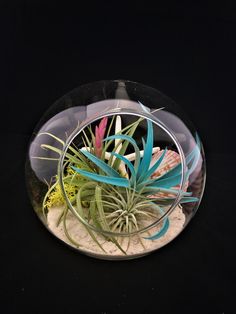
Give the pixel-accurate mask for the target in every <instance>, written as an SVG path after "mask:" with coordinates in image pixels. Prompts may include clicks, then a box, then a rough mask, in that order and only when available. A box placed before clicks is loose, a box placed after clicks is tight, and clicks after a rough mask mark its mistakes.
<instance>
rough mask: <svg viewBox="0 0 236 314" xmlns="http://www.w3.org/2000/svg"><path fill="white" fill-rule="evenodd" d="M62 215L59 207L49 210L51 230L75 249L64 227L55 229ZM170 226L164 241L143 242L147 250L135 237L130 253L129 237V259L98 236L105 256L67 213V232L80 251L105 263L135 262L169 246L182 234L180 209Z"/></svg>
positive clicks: (177, 208)
mask: <svg viewBox="0 0 236 314" xmlns="http://www.w3.org/2000/svg"><path fill="white" fill-rule="evenodd" d="M61 211H62V209H61V208H60V207H54V208H51V209H50V211H49V213H48V227H49V229H50V230H51V231H52V233H53V234H54V235H55V236H57V237H58V238H59V239H61V240H62V241H64V242H66V243H67V244H69V245H70V246H72V247H74V248H76V246H75V245H74V244H72V243H71V242H70V241H69V240H68V238H67V237H66V235H65V233H64V229H63V224H62V223H61V224H60V225H59V226H58V227H57V226H56V222H57V219H58V217H59V215H60V214H61ZM169 222H170V226H169V229H168V231H167V232H166V233H165V235H164V236H162V237H161V238H159V239H157V240H147V239H142V243H143V245H144V247H143V246H142V244H141V243H140V240H139V237H138V236H137V235H134V236H132V237H131V238H130V244H129V248H128V250H127V245H128V237H123V242H122V248H123V249H124V250H125V251H126V254H127V255H124V253H122V252H121V251H120V250H119V249H118V248H117V247H116V245H115V244H114V243H112V242H111V241H106V240H105V239H104V237H102V236H101V235H99V234H97V239H98V241H99V242H100V243H101V245H102V246H103V248H104V250H105V251H106V253H104V252H103V251H102V250H101V248H100V247H99V246H98V245H97V244H96V243H95V242H94V240H93V239H92V238H91V236H90V235H89V233H88V232H87V230H86V228H85V227H84V226H83V224H81V223H80V222H79V221H78V220H77V219H76V218H75V217H74V216H73V214H71V213H68V216H67V229H68V232H69V234H70V236H71V237H72V238H73V239H74V240H76V242H78V243H79V244H80V246H79V247H77V248H78V249H79V250H80V251H82V252H84V253H85V254H89V255H95V256H96V257H99V258H104V259H113V258H114V259H115V258H116V257H117V258H121V257H123V258H132V257H137V256H139V255H144V254H148V253H150V252H151V251H154V250H156V249H158V248H160V247H162V246H164V245H166V244H167V243H169V242H170V241H171V240H173V239H174V238H175V237H176V236H177V235H178V234H179V233H180V232H181V230H182V229H183V225H184V222H185V215H184V214H183V211H182V209H181V207H179V206H177V207H176V209H175V210H174V211H173V212H172V213H171V214H170V215H169ZM158 229H160V226H156V227H154V228H152V229H151V230H150V232H151V234H153V233H154V232H156V231H158ZM141 236H142V237H144V236H148V234H147V233H143V234H142V235H141ZM120 239H121V238H120ZM119 242H120V240H119Z"/></svg>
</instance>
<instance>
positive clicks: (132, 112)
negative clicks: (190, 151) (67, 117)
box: [58, 99, 186, 237]
mask: <svg viewBox="0 0 236 314" xmlns="http://www.w3.org/2000/svg"><path fill="white" fill-rule="evenodd" d="M111 100H112V99H111ZM114 100H116V101H117V100H119V99H114ZM154 111H156V109H155V110H153V112H154ZM114 115H132V116H137V117H142V118H145V119H147V120H150V121H151V122H153V123H154V124H155V125H157V126H158V127H160V128H161V129H162V130H163V131H165V132H166V133H167V134H168V135H169V136H170V138H171V139H172V141H173V142H174V144H175V146H176V148H177V150H178V153H179V156H180V163H181V181H180V186H179V188H178V190H176V191H178V192H177V195H176V197H175V200H174V201H173V203H172V204H171V206H170V208H169V209H168V210H167V211H166V212H165V213H164V214H162V215H161V217H160V218H158V219H157V220H156V221H154V222H153V223H151V224H150V225H148V226H145V227H143V228H142V229H139V230H135V231H132V232H122V233H121V232H112V231H108V230H101V229H98V228H96V227H95V226H93V225H91V224H89V223H88V222H87V221H86V220H84V219H83V218H82V217H81V216H80V215H79V213H78V212H77V211H76V209H75V208H74V206H73V205H72V204H71V202H70V200H69V198H68V196H67V193H66V191H65V186H64V182H63V174H64V159H65V156H66V153H67V150H68V148H69V146H70V145H71V143H72V142H73V140H74V139H75V138H76V137H77V136H78V135H79V134H80V133H81V132H82V131H83V130H84V129H85V128H86V127H87V126H89V125H91V123H93V122H95V121H97V120H99V119H102V118H104V117H111V116H114ZM185 169H186V160H185V155H184V153H183V149H182V147H181V145H180V144H179V142H178V139H177V138H176V136H175V134H174V133H173V132H172V131H171V130H170V129H169V128H168V127H167V126H166V125H165V124H164V123H162V122H161V121H160V120H159V119H158V118H157V117H156V116H154V115H153V114H152V111H150V112H146V111H143V110H142V111H141V110H140V111H139V110H133V109H132V110H130V109H127V108H119V107H116V108H114V109H109V111H107V112H106V113H104V112H103V113H101V114H97V115H96V117H93V118H90V119H86V120H85V122H84V121H83V122H82V123H81V124H78V126H77V127H76V128H75V129H74V131H73V132H72V133H71V134H70V135H69V136H68V138H67V139H66V141H65V145H64V146H63V149H62V154H61V155H60V158H59V162H58V177H59V184H60V187H61V191H62V194H63V197H64V198H65V201H66V204H67V206H68V207H69V209H70V211H71V212H72V214H73V215H74V216H75V217H76V218H77V219H78V220H79V221H80V222H81V223H82V224H83V225H85V226H86V227H88V228H89V229H91V230H92V231H94V232H96V233H99V234H103V235H106V236H112V237H127V236H132V235H136V234H141V233H144V232H146V231H148V230H150V229H152V228H154V227H155V226H157V225H159V224H160V223H162V222H163V221H164V219H166V218H167V217H168V216H169V215H170V214H171V213H172V212H173V210H174V209H175V208H176V207H177V206H178V205H179V201H180V198H181V196H182V191H183V187H184V184H185V175H186V171H185Z"/></svg>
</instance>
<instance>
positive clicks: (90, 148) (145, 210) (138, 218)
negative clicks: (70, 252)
mask: <svg viewBox="0 0 236 314" xmlns="http://www.w3.org/2000/svg"><path fill="white" fill-rule="evenodd" d="M26 179H27V185H28V190H29V195H30V198H31V202H32V205H33V207H34V210H35V212H36V213H37V215H38V216H39V218H40V219H41V221H42V222H43V223H44V225H45V226H46V227H47V229H48V230H49V231H50V232H51V233H53V234H54V235H55V236H56V237H57V238H59V239H60V240H62V241H63V242H64V243H66V244H67V245H68V246H70V247H72V248H74V249H76V250H78V251H80V252H82V253H85V254H87V255H90V256H93V257H97V258H102V259H111V260H118V259H131V258H136V257H140V256H143V255H145V254H148V253H150V252H152V251H154V250H157V249H159V248H160V247H162V246H164V245H166V244H167V243H169V242H170V241H172V240H173V239H174V238H175V237H176V236H177V235H178V234H179V233H180V232H181V231H182V230H183V229H184V228H185V226H186V225H187V224H188V222H189V221H190V219H191V218H192V217H193V216H194V214H195V212H196V210H197V208H198V206H199V204H200V201H201V197H202V194H203V190H204V185H205V159H204V153H203V148H202V145H201V141H200V139H199V136H198V134H197V132H196V131H195V129H194V127H193V126H192V124H191V123H190V122H189V121H188V119H187V118H186V116H185V115H184V113H183V112H182V111H181V110H180V109H179V107H178V106H177V105H176V104H175V103H174V102H173V101H172V100H171V99H170V98H168V97H166V96H164V95H163V94H162V93H160V92H159V91H157V90H155V89H153V88H151V87H148V86H144V85H142V84H139V83H135V82H131V81H123V80H116V81H99V82H95V83H91V84H86V85H83V86H80V87H78V88H76V89H74V90H73V91H71V92H69V93H68V94H66V95H65V96H63V97H62V98H60V99H59V100H58V101H56V102H55V103H54V104H53V105H52V106H51V107H50V108H49V110H48V111H47V112H46V113H45V115H44V116H43V118H42V119H41V120H40V122H39V124H38V125H37V127H36V129H35V130H34V133H33V136H32V139H31V142H30V146H29V152H28V158H27V162H26Z"/></svg>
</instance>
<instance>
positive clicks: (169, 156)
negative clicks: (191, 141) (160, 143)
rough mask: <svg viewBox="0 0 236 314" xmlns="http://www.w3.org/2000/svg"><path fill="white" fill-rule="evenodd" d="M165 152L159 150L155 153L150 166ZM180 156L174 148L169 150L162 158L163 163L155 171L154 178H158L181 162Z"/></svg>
mask: <svg viewBox="0 0 236 314" xmlns="http://www.w3.org/2000/svg"><path fill="white" fill-rule="evenodd" d="M162 153H163V150H160V151H159V152H157V153H155V154H153V156H152V161H151V165H150V167H152V166H153V165H154V163H155V162H156V161H157V159H158V158H159V157H160V156H161V154H162ZM180 161H181V160H180V156H179V154H178V153H176V152H174V151H173V150H167V152H166V154H165V157H164V159H163V160H162V163H161V165H160V166H159V167H158V169H157V170H156V171H155V172H154V173H153V175H152V178H156V177H159V176H162V175H163V174H165V173H166V172H167V171H169V170H170V169H172V168H174V167H175V166H176V165H178V164H179V163H180Z"/></svg>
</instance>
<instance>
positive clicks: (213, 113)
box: [0, 0, 236, 314]
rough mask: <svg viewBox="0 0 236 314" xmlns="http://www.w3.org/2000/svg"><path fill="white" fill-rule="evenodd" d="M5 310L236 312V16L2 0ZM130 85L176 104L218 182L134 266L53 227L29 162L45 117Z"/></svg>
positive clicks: (204, 8)
mask: <svg viewBox="0 0 236 314" xmlns="http://www.w3.org/2000/svg"><path fill="white" fill-rule="evenodd" d="M0 8H1V11H0V12H1V13H0V14H1V15H0V17H1V19H0V23H1V26H0V27H1V38H0V40H1V46H0V50H1V51H0V58H1V59H0V60H1V70H0V73H1V74H0V75H1V110H2V112H1V123H0V130H1V148H2V153H1V165H2V171H1V179H0V180H1V186H2V188H1V194H2V196H1V215H0V219H1V227H0V235H1V239H0V241H1V257H0V261H1V262H0V263H1V268H0V269H1V278H0V280H1V281H0V283H1V284H0V290H1V302H0V308H1V310H0V311H1V312H2V313H4V314H7V313H20V312H22V313H50V312H55V313H98V314H112V313H147V314H149V313H150V314H151V313H160V314H172V313H173V314H175V313H181V314H182V313H199V314H200V313H203V314H208V313H209V314H222V313H224V314H228V313H236V306H234V299H233V298H234V295H233V288H234V280H235V258H234V257H233V255H234V251H235V241H234V237H235V231H234V229H235V217H236V216H235V213H234V212H235V208H234V207H235V205H234V195H235V192H234V185H235V184H234V177H235V174H236V172H235V147H236V146H235V138H234V137H233V134H234V133H235V132H234V129H235V115H234V112H233V111H234V110H233V109H234V106H235V97H234V93H235V70H236V66H235V65H236V42H235V40H236V32H235V31H236V11H235V7H234V6H233V1H232V3H230V2H225V1H223V2H221V3H219V4H217V3H215V2H214V5H210V4H209V3H207V2H205V3H204V4H203V5H201V6H200V5H199V4H198V5H195V4H194V3H193V2H191V1H184V2H181V3H180V2H178V3H176V4H173V3H168V2H166V3H165V5H164V4H161V5H158V4H155V5H151V4H148V3H147V2H146V3H142V4H139V3H138V2H136V3H135V4H134V5H131V4H130V5H128V3H122V2H118V1H117V2H111V1H97V2H96V3H92V2H91V3H89V2H87V5H86V7H85V5H84V4H82V3H77V5H76V4H75V3H71V2H69V1H65V2H64V5H61V4H59V2H57V1H48V2H46V1H30V0H28V1H14V2H13V1H1V2H0ZM117 78H122V79H129V80H134V81H138V82H141V83H143V84H147V85H150V86H153V87H155V88H157V89H159V90H161V91H162V92H164V93H165V94H167V95H168V96H170V97H172V98H173V99H174V100H175V101H176V102H177V103H178V104H179V105H180V106H182V107H183V109H184V110H185V111H186V113H187V114H188V116H189V117H190V118H191V120H192V121H193V123H194V124H195V125H196V127H197V129H198V131H199V134H200V136H201V138H202V140H203V144H204V147H205V150H206V158H207V170H208V172H207V186H206V191H205V195H204V198H203V200H202V203H201V206H200V209H199V211H198V213H197V215H196V216H195V218H194V219H193V221H192V222H191V223H190V224H189V226H188V228H186V230H184V232H182V234H181V235H180V236H179V237H178V238H177V239H176V240H175V241H173V242H172V243H170V244H169V245H168V246H166V247H164V248H163V249H161V250H160V251H157V252H155V253H153V254H151V255H149V256H147V257H144V258H142V259H138V260H134V261H124V262H108V261H100V260H95V259H92V258H89V257H86V256H83V255H80V254H78V253H76V252H74V251H72V250H69V249H68V248H66V247H65V246H63V244H62V243H60V242H59V241H57V240H56V239H55V238H54V237H53V236H51V235H50V234H49V233H48V232H46V230H45V229H44V227H43V225H41V223H40V222H39V221H38V219H37V217H36V215H35V214H34V212H33V210H32V206H31V204H30V202H29V199H28V196H27V192H26V187H25V182H24V163H25V157H26V151H27V145H28V141H29V137H30V135H31V133H32V131H33V128H34V126H35V124H36V123H37V122H38V120H39V118H40V117H41V115H42V114H43V113H44V111H45V110H46V109H47V108H48V106H50V105H51V104H52V103H53V102H54V101H55V100H56V99H57V98H59V97H61V96H62V95H64V94H65V93H66V92H68V91H70V90H71V89H73V88H75V87H76V86H78V85H80V84H82V83H87V82H92V81H96V80H101V79H117Z"/></svg>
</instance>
